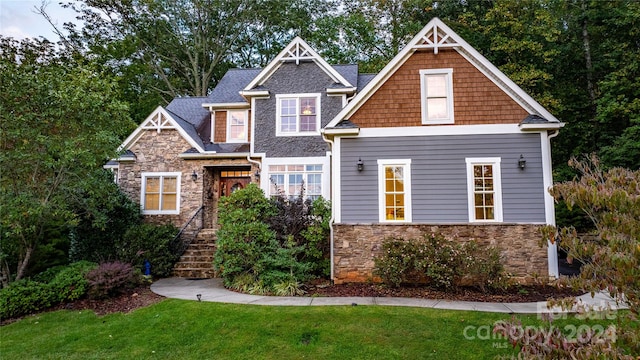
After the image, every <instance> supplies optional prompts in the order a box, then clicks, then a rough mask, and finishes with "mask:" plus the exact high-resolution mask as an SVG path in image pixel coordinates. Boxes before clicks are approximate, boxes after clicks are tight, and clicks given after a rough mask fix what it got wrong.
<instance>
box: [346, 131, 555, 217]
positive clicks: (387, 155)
mask: <svg viewBox="0 0 640 360" xmlns="http://www.w3.org/2000/svg"><path fill="white" fill-rule="evenodd" d="M340 149H341V152H340V164H341V165H340V171H341V184H340V190H341V196H342V197H341V203H340V206H341V212H342V220H341V222H342V223H376V222H378V221H379V215H378V214H379V212H378V211H379V210H378V208H379V204H378V163H377V161H378V159H411V198H412V207H413V211H412V221H413V222H414V223H468V222H469V211H468V197H467V168H466V162H465V158H478V157H499V158H501V164H500V168H501V176H502V209H503V221H504V222H505V223H543V222H545V206H544V185H543V184H544V183H543V176H542V155H541V145H540V134H539V133H531V134H501V135H450V136H423V137H421V136H407V137H393V138H353V139H348V138H345V139H342V140H341V146H340ZM520 154H522V155H523V156H524V158H525V159H526V161H527V163H526V169H525V170H524V171H523V170H520V169H519V168H518V166H517V164H518V159H519V157H520ZM359 158H362V161H363V162H364V170H363V171H362V172H358V171H357V169H356V163H357V161H358V159H359Z"/></svg>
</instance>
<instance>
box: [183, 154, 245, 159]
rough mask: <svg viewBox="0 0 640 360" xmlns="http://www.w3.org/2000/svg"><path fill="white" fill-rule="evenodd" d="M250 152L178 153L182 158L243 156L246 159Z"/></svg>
mask: <svg viewBox="0 0 640 360" xmlns="http://www.w3.org/2000/svg"><path fill="white" fill-rule="evenodd" d="M249 155H250V153H248V152H242V153H217V152H205V153H183V154H180V155H178V157H180V158H181V159H184V160H202V159H220V158H243V159H246V158H247V156H249Z"/></svg>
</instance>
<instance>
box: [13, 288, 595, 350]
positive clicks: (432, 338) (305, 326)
mask: <svg viewBox="0 0 640 360" xmlns="http://www.w3.org/2000/svg"><path fill="white" fill-rule="evenodd" d="M508 318H509V315H506V314H494V313H482V312H469V311H448V310H436V309H422V308H408V307H385V306H319V307H313V306H307V307H269V306H251V305H229V304H218V303H207V302H196V301H185V300H173V299H169V300H165V301H162V302H160V303H158V304H155V305H152V306H149V307H146V308H142V309H139V310H137V311H135V312H133V313H130V314H126V315H125V314H120V313H118V314H111V315H107V316H103V317H98V316H96V315H95V314H94V313H93V312H90V311H56V312H51V313H44V314H39V315H36V316H30V317H27V318H25V319H23V320H20V321H18V322H16V323H13V324H10V325H6V326H3V327H0V357H1V358H2V359H35V358H37V359H92V358H93V359H146V358H149V359H151V358H158V359H196V358H197V359H303V358H305V359H421V358H433V359H487V358H493V357H495V356H496V355H505V354H509V353H512V352H513V350H512V349H511V347H510V346H509V345H508V344H507V343H506V342H505V341H504V340H502V339H492V338H491V337H492V334H491V329H492V328H493V323H494V322H495V321H496V320H500V319H508ZM519 318H520V319H522V321H523V323H524V325H536V326H537V325H538V324H539V322H538V320H537V319H536V316H535V315H532V316H519ZM567 324H575V325H585V324H586V325H588V326H599V324H604V322H603V321H592V320H577V319H574V318H570V319H568V320H563V321H559V322H557V324H556V325H558V326H559V327H560V328H563V327H564V326H566V325H567ZM570 326H571V325H570Z"/></svg>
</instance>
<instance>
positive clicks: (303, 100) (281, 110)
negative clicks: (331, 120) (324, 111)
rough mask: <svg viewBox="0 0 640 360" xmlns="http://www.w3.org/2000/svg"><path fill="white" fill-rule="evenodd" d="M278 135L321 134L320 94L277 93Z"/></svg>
mask: <svg viewBox="0 0 640 360" xmlns="http://www.w3.org/2000/svg"><path fill="white" fill-rule="evenodd" d="M276 99H277V109H276V112H277V124H276V135H277V136H308V135H320V94H291V95H289V94H286V95H276Z"/></svg>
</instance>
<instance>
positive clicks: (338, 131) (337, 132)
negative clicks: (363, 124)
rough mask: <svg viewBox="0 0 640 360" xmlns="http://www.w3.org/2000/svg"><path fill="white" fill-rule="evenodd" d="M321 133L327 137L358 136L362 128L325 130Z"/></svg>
mask: <svg viewBox="0 0 640 360" xmlns="http://www.w3.org/2000/svg"><path fill="white" fill-rule="evenodd" d="M320 132H321V133H323V134H325V135H358V134H360V128H359V127H356V128H324V129H322V130H321V131H320Z"/></svg>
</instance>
